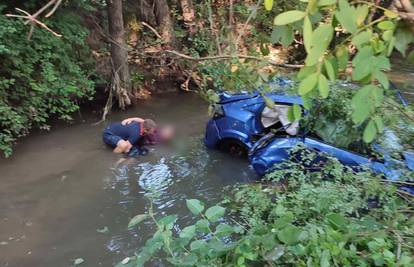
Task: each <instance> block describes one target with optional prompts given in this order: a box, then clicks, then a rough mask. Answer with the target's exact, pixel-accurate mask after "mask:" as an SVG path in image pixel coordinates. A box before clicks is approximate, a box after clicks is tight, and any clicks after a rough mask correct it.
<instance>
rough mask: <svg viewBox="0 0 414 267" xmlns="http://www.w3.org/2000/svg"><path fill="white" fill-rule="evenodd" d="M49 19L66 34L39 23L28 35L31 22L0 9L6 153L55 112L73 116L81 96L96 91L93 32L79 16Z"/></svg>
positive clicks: (0, 142) (0, 105) (1, 143)
mask: <svg viewBox="0 0 414 267" xmlns="http://www.w3.org/2000/svg"><path fill="white" fill-rule="evenodd" d="M1 11H2V8H1V7H0V12H1ZM47 23H48V25H50V26H51V27H52V28H53V29H55V30H56V31H58V32H59V33H61V34H62V35H63V37H62V38H57V37H55V36H53V35H52V34H50V33H49V32H47V31H45V30H42V29H35V31H34V33H33V37H32V40H31V41H28V40H27V35H28V30H29V27H27V26H26V25H24V24H23V23H22V21H19V20H13V19H9V18H6V17H5V16H4V15H0V62H1V66H0V112H1V118H0V130H1V133H0V150H2V151H3V152H4V154H5V155H6V156H9V155H11V153H12V145H13V143H14V142H15V141H16V138H18V137H20V136H24V135H26V134H27V133H28V132H29V130H30V129H32V128H40V129H48V128H49V125H48V121H49V119H51V118H57V119H62V120H71V119H72V118H71V114H72V113H73V112H74V111H76V110H77V109H78V108H79V106H78V102H77V100H79V99H81V98H91V97H92V95H93V88H94V83H93V82H92V81H91V80H89V79H88V77H89V75H90V74H91V73H90V71H89V70H91V69H93V68H91V65H90V63H91V60H90V54H89V50H88V47H87V45H86V44H85V38H86V36H87V34H88V32H87V30H86V28H85V27H84V26H83V25H82V24H81V22H80V20H79V17H77V16H76V15H73V14H69V13H65V12H60V13H59V14H57V15H56V16H53V18H52V19H50V20H49V21H47ZM85 70H86V71H85Z"/></svg>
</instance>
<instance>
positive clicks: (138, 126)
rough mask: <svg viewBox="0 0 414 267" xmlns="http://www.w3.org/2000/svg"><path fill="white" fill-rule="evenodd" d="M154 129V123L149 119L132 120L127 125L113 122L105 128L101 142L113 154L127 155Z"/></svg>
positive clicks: (155, 126)
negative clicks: (107, 146) (108, 147)
mask: <svg viewBox="0 0 414 267" xmlns="http://www.w3.org/2000/svg"><path fill="white" fill-rule="evenodd" d="M156 128H157V125H156V123H155V122H154V121H153V120H150V119H147V120H144V119H141V118H134V121H132V122H130V123H128V124H122V123H121V122H114V123H112V124H110V125H109V126H108V127H106V128H105V130H104V132H103V141H104V143H105V144H107V145H109V146H111V147H112V148H114V150H113V151H114V152H115V153H117V154H121V153H125V154H127V153H128V152H129V151H130V150H131V148H132V147H133V146H134V145H138V143H139V141H140V140H141V139H143V138H144V137H145V136H147V135H152V134H154V131H155V129H156Z"/></svg>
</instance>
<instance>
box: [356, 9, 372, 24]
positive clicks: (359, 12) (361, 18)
mask: <svg viewBox="0 0 414 267" xmlns="http://www.w3.org/2000/svg"><path fill="white" fill-rule="evenodd" d="M368 12H369V8H368V5H359V6H358V7H357V8H356V10H355V18H356V24H357V25H358V26H361V25H362V24H363V23H364V22H365V18H366V17H367V15H368Z"/></svg>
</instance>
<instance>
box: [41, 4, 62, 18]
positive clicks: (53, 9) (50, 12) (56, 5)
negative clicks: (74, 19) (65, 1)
mask: <svg viewBox="0 0 414 267" xmlns="http://www.w3.org/2000/svg"><path fill="white" fill-rule="evenodd" d="M61 3H62V0H57V1H56V4H55V5H54V7H53V8H52V10H50V11H49V13H47V14H46V16H45V17H46V18H48V17H50V16H52V15H53V13H55V11H56V9H57V8H58V7H59V6H60V4H61Z"/></svg>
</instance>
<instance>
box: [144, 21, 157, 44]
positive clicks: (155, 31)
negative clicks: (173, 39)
mask: <svg viewBox="0 0 414 267" xmlns="http://www.w3.org/2000/svg"><path fill="white" fill-rule="evenodd" d="M141 24H142V25H144V26H145V27H147V28H148V29H150V30H151V31H152V32H153V33H154V34H155V35H156V36H157V38H158V39H161V40H162V37H161V35H160V34H159V33H158V32H157V30H156V29H154V28H153V27H151V25H149V24H148V23H146V22H144V21H141Z"/></svg>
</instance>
